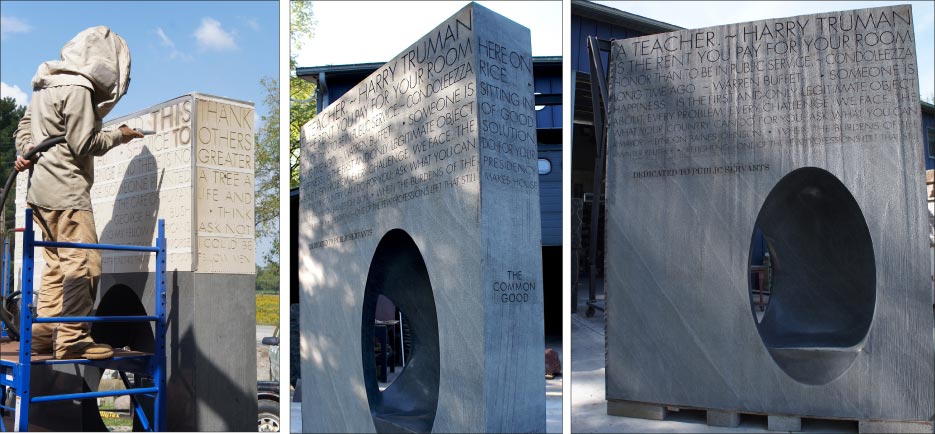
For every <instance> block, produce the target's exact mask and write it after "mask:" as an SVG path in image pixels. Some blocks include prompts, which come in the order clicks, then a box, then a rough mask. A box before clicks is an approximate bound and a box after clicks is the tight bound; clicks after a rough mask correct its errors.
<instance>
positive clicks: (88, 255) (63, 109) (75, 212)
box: [15, 27, 130, 359]
mask: <svg viewBox="0 0 935 434" xmlns="http://www.w3.org/2000/svg"><path fill="white" fill-rule="evenodd" d="M32 84H33V94H32V101H31V102H30V103H29V110H28V111H27V112H26V114H25V115H24V116H23V119H22V121H20V124H19V128H18V129H17V130H16V133H15V135H16V146H17V151H19V153H20V155H22V154H24V153H25V152H26V151H27V150H28V149H29V148H30V147H32V146H34V145H36V144H39V143H41V142H42V141H43V140H45V139H47V138H49V137H54V136H62V135H64V136H65V139H66V141H67V145H57V146H55V147H52V148H51V149H49V150H48V151H46V152H44V153H43V154H42V156H41V157H40V158H39V160H38V161H37V162H35V163H34V164H33V166H32V172H31V173H30V177H29V190H28V193H27V194H26V202H28V203H29V207H30V208H32V210H33V220H35V222H36V223H37V225H38V226H39V227H40V228H41V230H42V236H43V238H44V239H45V240H47V241H64V242H73V243H97V231H96V230H95V228H94V215H93V214H92V210H91V184H93V183H94V157H95V156H97V155H103V154H104V153H106V152H107V151H109V150H110V149H112V148H113V147H115V146H117V145H119V144H121V143H122V142H123V141H124V139H125V137H124V135H123V133H122V132H121V131H120V130H115V131H110V132H103V131H101V126H102V120H103V118H104V116H106V115H107V114H108V113H110V110H111V109H112V108H113V107H114V105H115V104H117V101H119V100H120V98H121V97H122V96H123V95H124V94H125V93H126V92H127V87H128V85H129V84H130V50H129V49H128V48H127V43H126V42H124V40H123V39H122V38H121V37H120V36H117V34H115V33H113V32H111V31H110V29H108V28H107V27H93V28H90V29H87V30H85V31H83V32H81V33H79V34H78V35H77V36H75V37H74V38H73V39H72V40H71V41H69V42H68V43H67V44H65V48H62V60H56V61H50V62H45V63H43V64H42V65H40V66H39V70H38V72H37V73H36V76H35V77H34V78H33V79H32ZM42 255H43V257H44V258H45V262H46V266H45V268H44V269H43V272H42V282H41V284H40V286H39V289H38V291H37V292H38V298H39V300H38V309H37V311H38V314H39V316H40V317H59V316H87V315H90V314H91V311H92V309H93V307H94V298H95V295H96V291H97V281H98V278H99V277H100V275H101V255H100V253H99V251H97V250H90V249H75V248H67V247H59V248H53V247H46V248H44V249H42ZM32 349H33V352H35V353H48V352H50V351H53V350H54V353H55V357H56V358H60V359H61V358H73V357H81V358H88V359H104V358H109V357H112V356H113V351H112V349H111V348H110V346H108V345H104V344H95V343H94V341H93V340H92V338H91V335H90V325H89V324H88V323H54V324H34V325H33V329H32Z"/></svg>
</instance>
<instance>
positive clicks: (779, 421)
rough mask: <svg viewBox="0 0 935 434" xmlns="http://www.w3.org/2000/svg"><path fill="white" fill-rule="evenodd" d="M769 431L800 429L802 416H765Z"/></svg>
mask: <svg viewBox="0 0 935 434" xmlns="http://www.w3.org/2000/svg"><path fill="white" fill-rule="evenodd" d="M766 420H767V427H768V429H769V430H770V431H802V418H800V417H796V416H767V417H766Z"/></svg>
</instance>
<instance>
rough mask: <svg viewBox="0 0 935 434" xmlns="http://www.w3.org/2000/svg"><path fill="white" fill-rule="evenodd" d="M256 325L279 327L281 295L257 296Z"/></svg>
mask: <svg viewBox="0 0 935 434" xmlns="http://www.w3.org/2000/svg"><path fill="white" fill-rule="evenodd" d="M256 323H257V324H262V325H279V294H257V295H256Z"/></svg>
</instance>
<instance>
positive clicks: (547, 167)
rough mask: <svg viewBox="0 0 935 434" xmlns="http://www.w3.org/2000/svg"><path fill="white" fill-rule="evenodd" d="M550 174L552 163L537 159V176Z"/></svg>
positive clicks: (544, 159) (546, 159) (547, 160)
mask: <svg viewBox="0 0 935 434" xmlns="http://www.w3.org/2000/svg"><path fill="white" fill-rule="evenodd" d="M550 173H552V162H551V161H549V159H548V158H540V159H539V174H540V175H548V174H550Z"/></svg>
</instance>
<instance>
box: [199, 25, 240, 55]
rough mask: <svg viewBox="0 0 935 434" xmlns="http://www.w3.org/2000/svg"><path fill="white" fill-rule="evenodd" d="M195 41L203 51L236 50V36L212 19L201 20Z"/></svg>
mask: <svg viewBox="0 0 935 434" xmlns="http://www.w3.org/2000/svg"><path fill="white" fill-rule="evenodd" d="M195 39H197V40H198V46H199V47H201V49H202V50H217V51H227V50H236V49H237V44H235V43H234V35H233V34H231V33H230V32H227V31H226V30H224V29H223V28H221V23H220V22H219V21H218V20H216V19H214V18H211V17H205V18H202V19H201V26H200V27H198V30H195Z"/></svg>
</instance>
